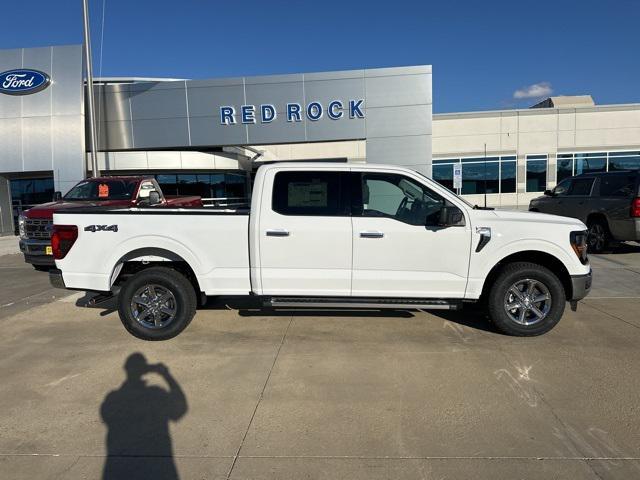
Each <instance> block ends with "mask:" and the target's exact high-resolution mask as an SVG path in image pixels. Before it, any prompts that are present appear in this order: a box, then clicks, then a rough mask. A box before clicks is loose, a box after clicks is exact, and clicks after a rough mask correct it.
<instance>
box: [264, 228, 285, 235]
mask: <svg viewBox="0 0 640 480" xmlns="http://www.w3.org/2000/svg"><path fill="white" fill-rule="evenodd" d="M288 236H289V230H285V229H284V228H274V229H273V230H267V237H288Z"/></svg>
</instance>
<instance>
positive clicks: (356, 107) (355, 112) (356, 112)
mask: <svg viewBox="0 0 640 480" xmlns="http://www.w3.org/2000/svg"><path fill="white" fill-rule="evenodd" d="M363 103H364V100H358V101H356V100H349V117H350V118H356V117H357V118H364V113H362V110H360V107H362V104H363Z"/></svg>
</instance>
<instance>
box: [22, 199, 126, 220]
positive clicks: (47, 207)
mask: <svg viewBox="0 0 640 480" xmlns="http://www.w3.org/2000/svg"><path fill="white" fill-rule="evenodd" d="M129 204H130V201H129V200H110V201H102V202H96V201H86V202H85V201H73V202H69V201H65V200H60V201H58V202H49V203H43V204H42V205H37V206H35V207H33V208H30V209H29V210H26V211H25V212H24V213H23V215H24V216H25V217H27V218H47V219H50V218H53V212H55V211H56V210H69V209H72V208H80V207H109V206H111V207H115V206H123V205H129Z"/></svg>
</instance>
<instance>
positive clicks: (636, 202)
mask: <svg viewBox="0 0 640 480" xmlns="http://www.w3.org/2000/svg"><path fill="white" fill-rule="evenodd" d="M631 216H632V217H640V197H636V198H634V199H633V203H632V204H631Z"/></svg>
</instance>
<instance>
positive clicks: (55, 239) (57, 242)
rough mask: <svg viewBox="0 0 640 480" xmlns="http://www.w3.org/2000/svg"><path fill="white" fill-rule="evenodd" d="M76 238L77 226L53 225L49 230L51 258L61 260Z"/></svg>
mask: <svg viewBox="0 0 640 480" xmlns="http://www.w3.org/2000/svg"><path fill="white" fill-rule="evenodd" d="M77 238H78V227H76V226H75V225H54V226H53V230H52V231H51V250H52V251H53V258H55V259H56V260H62V259H63V258H64V257H65V256H66V255H67V253H69V250H71V247H73V244H74V243H75V242H76V239H77Z"/></svg>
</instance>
